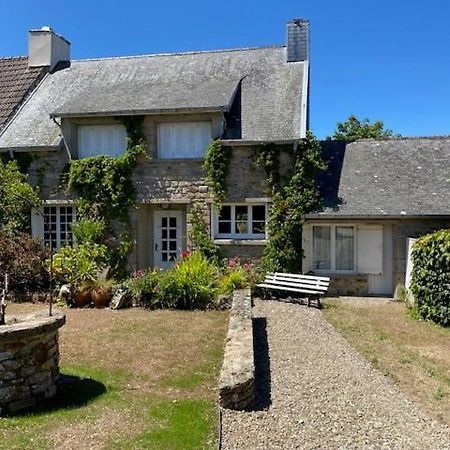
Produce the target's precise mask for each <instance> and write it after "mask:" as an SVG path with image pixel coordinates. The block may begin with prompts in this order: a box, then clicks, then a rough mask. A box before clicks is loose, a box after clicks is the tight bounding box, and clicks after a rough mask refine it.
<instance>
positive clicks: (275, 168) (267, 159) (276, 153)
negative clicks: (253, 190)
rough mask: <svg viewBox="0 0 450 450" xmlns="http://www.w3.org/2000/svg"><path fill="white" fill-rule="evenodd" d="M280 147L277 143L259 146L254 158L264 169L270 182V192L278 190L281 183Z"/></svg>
mask: <svg viewBox="0 0 450 450" xmlns="http://www.w3.org/2000/svg"><path fill="white" fill-rule="evenodd" d="M279 157H280V147H278V146H277V145H275V144H265V145H262V146H260V147H257V148H256V149H255V151H254V154H253V158H254V160H255V162H256V164H257V165H258V166H260V167H262V168H263V169H264V172H266V176H267V183H268V184H269V188H270V193H271V194H274V193H276V192H277V191H278V189H279V185H280V178H281V177H280V159H279Z"/></svg>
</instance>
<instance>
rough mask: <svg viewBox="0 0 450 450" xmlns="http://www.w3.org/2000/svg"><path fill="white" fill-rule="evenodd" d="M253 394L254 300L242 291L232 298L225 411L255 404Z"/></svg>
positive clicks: (222, 386)
mask: <svg viewBox="0 0 450 450" xmlns="http://www.w3.org/2000/svg"><path fill="white" fill-rule="evenodd" d="M254 394H255V363H254V356H253V324H252V299H251V294H250V290H249V289H242V290H238V291H235V292H234V294H233V302H232V305H231V310H230V322H229V325H228V334H227V340H226V344H225V354H224V360H223V366H222V371H221V374H220V380H219V404H220V406H222V407H223V408H230V409H244V408H247V407H248V406H250V405H251V404H252V403H253V399H254Z"/></svg>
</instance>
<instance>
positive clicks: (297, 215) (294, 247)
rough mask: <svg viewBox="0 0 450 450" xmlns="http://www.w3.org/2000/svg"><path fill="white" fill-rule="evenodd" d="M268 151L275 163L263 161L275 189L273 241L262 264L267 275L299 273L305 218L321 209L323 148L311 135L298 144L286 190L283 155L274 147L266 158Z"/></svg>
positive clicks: (270, 230) (271, 221)
mask: <svg viewBox="0 0 450 450" xmlns="http://www.w3.org/2000/svg"><path fill="white" fill-rule="evenodd" d="M264 150H265V151H266V155H267V153H268V154H269V158H270V159H271V160H270V161H269V162H267V161H266V160H265V159H263V161H264V167H265V169H266V173H267V172H268V182H269V185H271V188H272V205H271V208H270V214H269V222H268V235H269V241H268V243H267V246H266V248H265V251H264V256H263V261H262V263H263V266H264V268H265V270H267V271H285V272H294V273H298V272H300V271H301V267H302V259H303V252H302V224H303V215H304V214H307V213H309V212H312V211H315V210H317V209H318V208H319V207H320V198H319V192H318V189H317V186H316V177H317V174H318V173H319V172H320V171H321V170H324V169H325V167H326V166H325V164H324V162H323V160H322V158H321V152H320V144H319V142H318V141H317V139H316V138H315V137H314V135H313V134H312V133H311V132H308V133H307V135H306V138H304V139H301V140H300V141H299V142H298V145H297V147H296V148H295V149H294V151H293V152H292V157H293V159H294V161H293V170H292V172H291V173H290V176H289V178H288V179H287V181H286V183H285V184H284V185H283V186H279V184H278V183H279V180H280V178H281V177H280V174H279V163H278V157H279V153H278V154H277V153H276V152H275V149H273V148H271V147H269V148H267V147H266V149H263V154H264ZM262 158H264V157H262Z"/></svg>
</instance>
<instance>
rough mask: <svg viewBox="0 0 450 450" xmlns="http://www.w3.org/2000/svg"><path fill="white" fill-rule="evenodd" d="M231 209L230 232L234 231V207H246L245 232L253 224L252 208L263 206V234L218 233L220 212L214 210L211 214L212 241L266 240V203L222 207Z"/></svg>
mask: <svg viewBox="0 0 450 450" xmlns="http://www.w3.org/2000/svg"><path fill="white" fill-rule="evenodd" d="M224 206H230V207H231V212H230V214H231V221H230V222H231V230H235V229H236V207H237V206H246V207H247V208H248V209H247V230H251V228H252V222H253V206H264V214H265V216H264V217H265V220H264V223H265V231H266V232H265V233H250V232H247V233H235V232H231V233H219V214H220V211H219V210H217V209H215V210H214V212H213V225H214V226H213V229H214V239H234V240H246V239H248V240H255V241H256V240H264V239H266V238H267V221H268V204H267V203H224V204H222V207H224Z"/></svg>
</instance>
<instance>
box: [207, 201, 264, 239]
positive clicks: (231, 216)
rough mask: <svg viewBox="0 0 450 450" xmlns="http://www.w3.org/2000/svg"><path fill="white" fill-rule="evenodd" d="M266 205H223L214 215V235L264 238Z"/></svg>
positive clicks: (220, 236)
mask: <svg viewBox="0 0 450 450" xmlns="http://www.w3.org/2000/svg"><path fill="white" fill-rule="evenodd" d="M266 222H267V207H266V205H223V206H222V208H221V210H220V211H219V213H216V217H215V237H217V238H225V239H227V238H228V239H230V238H233V239H265V237H266Z"/></svg>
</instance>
